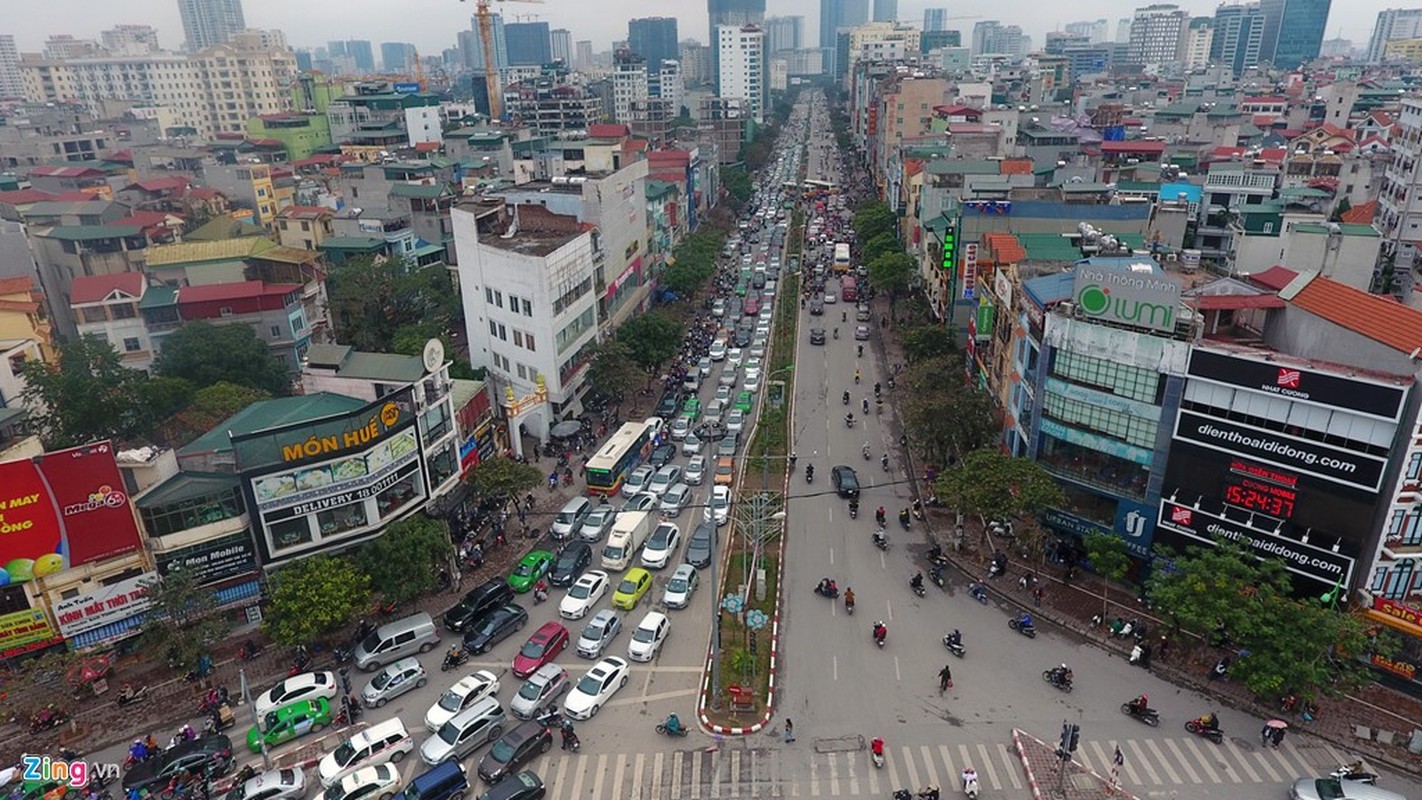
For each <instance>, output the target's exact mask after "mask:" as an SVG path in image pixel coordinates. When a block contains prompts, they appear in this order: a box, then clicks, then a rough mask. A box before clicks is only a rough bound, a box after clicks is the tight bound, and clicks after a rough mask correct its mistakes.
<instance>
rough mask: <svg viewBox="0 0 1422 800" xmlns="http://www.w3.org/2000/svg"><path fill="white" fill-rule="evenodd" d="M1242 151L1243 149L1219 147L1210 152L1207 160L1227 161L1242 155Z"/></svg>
mask: <svg viewBox="0 0 1422 800" xmlns="http://www.w3.org/2000/svg"><path fill="white" fill-rule="evenodd" d="M1244 150H1245V148H1243V147H1225V146H1224V145H1221V146H1219V147H1216V148H1213V149H1211V150H1210V153H1209V158H1210V159H1212V160H1217V161H1228V160H1230V159H1231V158H1234V157H1235V156H1242V155H1244Z"/></svg>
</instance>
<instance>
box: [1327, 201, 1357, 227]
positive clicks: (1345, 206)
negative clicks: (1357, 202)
mask: <svg viewBox="0 0 1422 800" xmlns="http://www.w3.org/2000/svg"><path fill="white" fill-rule="evenodd" d="M1352 208H1353V204H1352V203H1351V202H1349V201H1348V198H1347V196H1346V195H1345V196H1344V197H1342V198H1339V200H1338V205H1336V206H1334V208H1333V213H1332V214H1330V215H1329V217H1328V219H1329V220H1330V221H1332V222H1342V221H1343V215H1344V214H1347V213H1348V212H1349V211H1351V210H1352Z"/></svg>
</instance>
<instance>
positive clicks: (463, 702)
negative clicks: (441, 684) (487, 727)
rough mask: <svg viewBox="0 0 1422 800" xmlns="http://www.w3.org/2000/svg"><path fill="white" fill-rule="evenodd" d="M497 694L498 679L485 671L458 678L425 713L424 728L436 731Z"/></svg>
mask: <svg viewBox="0 0 1422 800" xmlns="http://www.w3.org/2000/svg"><path fill="white" fill-rule="evenodd" d="M498 693H499V678H498V676H497V675H495V674H494V673H492V672H490V671H488V670H487V669H481V670H479V671H478V672H476V673H474V674H473V675H466V676H465V677H463V678H460V679H459V681H458V682H456V683H455V684H454V685H453V686H451V687H449V688H448V689H445V690H444V694H442V695H440V696H439V700H436V701H435V704H434V705H432V706H430V710H429V711H426V712H425V727H426V728H429V729H430V730H432V731H438V730H439V729H440V728H442V727H444V723H446V722H449V721H450V720H451V719H454V717H455V715H457V714H458V713H459V712H461V711H463V710H464V709H466V708H469V707H470V706H472V705H474V704H475V703H477V702H479V701H480V700H483V699H484V698H486V697H493V696H494V695H496V694H498Z"/></svg>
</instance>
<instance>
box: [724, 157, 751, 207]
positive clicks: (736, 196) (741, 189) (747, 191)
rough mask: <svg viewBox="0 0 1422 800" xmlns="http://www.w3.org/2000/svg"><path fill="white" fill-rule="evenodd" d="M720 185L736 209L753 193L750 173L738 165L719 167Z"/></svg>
mask: <svg viewBox="0 0 1422 800" xmlns="http://www.w3.org/2000/svg"><path fill="white" fill-rule="evenodd" d="M721 186H722V187H723V188H724V189H725V190H726V193H727V194H729V195H730V196H731V200H732V201H733V202H732V205H734V206H735V208H736V210H738V211H739V210H740V208H741V206H743V205H745V204H746V203H747V202H748V201H749V200H750V198H751V195H752V194H754V193H755V186H754V184H753V183H752V181H751V178H750V175H749V174H747V173H746V171H745V170H744V169H742V168H740V167H721Z"/></svg>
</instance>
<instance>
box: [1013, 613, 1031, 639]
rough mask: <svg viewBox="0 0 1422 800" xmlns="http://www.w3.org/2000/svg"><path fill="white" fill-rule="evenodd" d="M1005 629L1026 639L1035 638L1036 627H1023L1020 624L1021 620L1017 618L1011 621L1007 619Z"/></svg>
mask: <svg viewBox="0 0 1422 800" xmlns="http://www.w3.org/2000/svg"><path fill="white" fill-rule="evenodd" d="M1007 627H1009V628H1011V629H1013V630H1014V631H1017V632H1018V633H1020V634H1022V635H1023V636H1026V637H1027V638H1028V639H1035V638H1037V626H1035V625H1023V624H1022V620H1020V619H1018V618H1017V617H1013V618H1012V619H1009V620H1008V621H1007Z"/></svg>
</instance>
